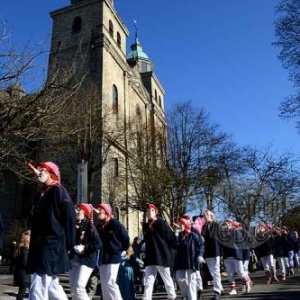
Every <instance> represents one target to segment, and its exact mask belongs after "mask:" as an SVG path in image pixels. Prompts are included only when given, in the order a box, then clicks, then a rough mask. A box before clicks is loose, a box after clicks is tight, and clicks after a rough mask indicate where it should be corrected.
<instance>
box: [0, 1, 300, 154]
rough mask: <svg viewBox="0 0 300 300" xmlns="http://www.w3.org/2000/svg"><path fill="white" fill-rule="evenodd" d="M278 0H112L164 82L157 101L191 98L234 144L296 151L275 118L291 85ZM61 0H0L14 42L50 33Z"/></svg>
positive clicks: (297, 140) (298, 140) (288, 126)
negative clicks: (281, 56) (278, 44)
mask: <svg viewBox="0 0 300 300" xmlns="http://www.w3.org/2000/svg"><path fill="white" fill-rule="evenodd" d="M278 2H279V1H278V0H186V1H179V0H151V1H140V0H126V1H125V0H115V7H116V9H117V11H118V14H119V15H120V17H121V18H122V20H123V21H124V23H125V24H126V26H127V28H128V29H129V31H130V33H131V34H130V36H129V38H128V40H127V46H128V48H129V46H130V44H131V43H132V42H133V40H134V27H133V20H134V19H136V20H137V22H138V28H139V40H140V42H141V43H142V45H143V48H144V51H145V52H146V53H147V54H148V55H149V57H150V58H151V59H152V61H153V63H154V65H155V73H156V75H157V76H158V78H159V80H160V81H161V83H162V85H163V86H164V88H165V90H166V93H167V94H166V97H165V105H166V107H170V105H171V104H172V103H175V102H182V101H186V100H191V101H192V102H193V103H194V105H197V106H199V107H204V108H205V110H206V111H207V112H209V113H210V115H211V120H212V121H213V122H216V123H219V124H220V126H221V129H222V130H223V131H225V132H228V133H230V134H232V135H233V139H234V140H235V141H236V142H238V144H239V145H247V144H249V145H252V146H257V147H264V146H267V145H269V144H270V143H272V144H273V147H274V149H277V150H278V151H288V150H291V151H293V152H295V153H297V154H298V152H299V151H300V136H299V135H298V134H297V132H296V129H295V126H294V125H295V124H294V122H289V123H287V122H285V121H282V120H281V119H280V118H279V117H278V114H279V111H278V106H279V104H280V102H281V101H282V100H283V99H284V97H285V96H287V95H289V94H292V93H294V89H293V86H292V83H291V82H289V81H288V74H287V71H286V70H284V69H283V68H282V66H281V64H280V62H279V61H278V59H277V54H278V52H279V49H277V48H275V47H274V46H272V45H271V44H272V42H274V41H275V37H274V21H275V18H276V16H275V5H276V4H277V3H278ZM69 3H70V1H68V0H51V1H50V0H48V1H45V0H44V1H38V0H26V1H24V0H13V1H12V0H1V7H0V15H1V16H2V18H3V19H4V20H5V21H6V22H7V23H8V24H9V25H10V26H11V27H12V28H13V39H14V41H16V42H18V43H19V44H22V43H25V42H26V41H28V40H29V39H33V40H35V41H40V40H42V39H44V38H45V37H47V36H50V34H51V26H52V21H51V18H50V16H49V14H48V12H49V11H52V10H55V9H57V8H61V7H64V6H66V5H69Z"/></svg>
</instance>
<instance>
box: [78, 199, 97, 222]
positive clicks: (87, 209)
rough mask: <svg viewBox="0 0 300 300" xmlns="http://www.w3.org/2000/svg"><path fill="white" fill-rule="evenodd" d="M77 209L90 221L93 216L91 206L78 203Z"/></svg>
mask: <svg viewBox="0 0 300 300" xmlns="http://www.w3.org/2000/svg"><path fill="white" fill-rule="evenodd" d="M77 207H78V208H80V209H82V210H83V211H84V214H85V216H86V217H87V218H89V219H91V218H92V216H93V206H92V205H91V204H87V203H80V204H78V205H77Z"/></svg>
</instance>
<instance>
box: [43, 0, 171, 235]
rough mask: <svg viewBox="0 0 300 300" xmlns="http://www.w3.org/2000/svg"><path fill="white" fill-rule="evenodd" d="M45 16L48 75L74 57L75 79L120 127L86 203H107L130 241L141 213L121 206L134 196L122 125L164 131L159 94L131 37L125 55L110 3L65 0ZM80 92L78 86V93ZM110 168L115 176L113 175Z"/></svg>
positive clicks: (122, 29)
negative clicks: (48, 22)
mask: <svg viewBox="0 0 300 300" xmlns="http://www.w3.org/2000/svg"><path fill="white" fill-rule="evenodd" d="M50 15H51V18H52V20H53V29H52V40H51V54H50V60H49V74H50V76H51V72H52V70H55V69H56V67H57V66H56V64H57V63H61V64H65V65H66V66H67V64H68V63H70V62H72V61H73V60H74V58H76V59H78V58H80V61H77V62H76V61H75V63H76V65H77V66H78V76H79V77H84V78H85V79H84V80H85V82H89V83H91V82H92V83H93V84H94V85H96V86H97V88H98V90H99V94H100V95H99V97H101V99H102V103H103V107H104V106H105V107H106V108H107V107H108V108H111V109H112V112H113V114H112V117H111V120H110V126H111V125H113V124H114V122H119V123H120V122H121V123H122V124H124V126H123V139H122V141H121V142H120V143H118V145H115V147H113V148H112V149H111V150H110V151H109V154H108V158H107V159H106V163H105V164H104V165H103V167H102V170H101V174H100V175H99V176H98V177H96V178H97V179H96V180H98V182H97V184H99V185H100V186H101V189H100V192H99V191H97V192H96V194H97V193H98V196H97V197H95V198H94V199H92V203H93V204H94V205H96V204H98V203H99V200H97V199H101V201H102V202H110V203H111V202H112V204H113V205H114V206H115V207H114V211H115V214H116V217H118V218H119V219H120V221H121V222H122V223H123V224H124V226H125V227H126V228H127V230H128V232H129V235H130V237H131V239H133V238H134V236H136V235H139V234H140V233H141V222H142V220H143V214H142V212H138V211H136V210H133V209H130V208H129V207H128V205H127V203H128V197H130V194H132V193H134V189H133V188H132V186H131V180H130V176H131V175H130V174H129V172H128V165H129V160H130V158H129V157H130V156H131V155H132V149H133V148H134V147H135V146H134V145H135V144H136V143H135V141H133V140H131V137H130V134H129V131H128V127H129V125H128V124H135V126H138V123H142V126H143V128H148V129H149V130H148V131H149V132H151V134H155V131H161V132H166V122H165V115H164V95H165V91H164V89H163V87H162V85H161V83H160V82H159V80H158V78H157V77H156V75H155V73H154V70H153V63H152V61H151V60H150V58H149V57H148V55H147V54H146V53H145V52H144V51H143V49H142V46H141V44H140V42H139V40H138V36H137V34H136V35H135V39H134V40H133V43H132V45H131V51H129V53H127V45H126V43H127V39H128V36H129V31H128V29H127V28H126V26H125V25H124V23H123V22H122V20H121V18H120V17H119V15H118V13H117V11H116V10H115V7H114V3H113V1H112V0H71V3H70V5H68V6H66V7H63V8H61V9H57V10H55V11H52V12H51V13H50ZM85 88H87V87H86V85H85V84H84V82H83V84H82V87H81V89H85ZM82 101H84V99H82ZM130 127H132V126H130ZM103 130H105V128H104V129H103ZM116 170H118V171H117V172H118V174H115V175H117V176H113V175H112V173H114V172H116ZM112 180H115V181H116V182H118V186H119V188H118V187H116V189H117V192H115V193H113V194H114V196H113V197H111V195H110V193H111V191H110V189H111V185H112V183H111V181H112ZM97 184H96V185H97ZM99 193H100V194H99ZM112 198H113V199H112Z"/></svg>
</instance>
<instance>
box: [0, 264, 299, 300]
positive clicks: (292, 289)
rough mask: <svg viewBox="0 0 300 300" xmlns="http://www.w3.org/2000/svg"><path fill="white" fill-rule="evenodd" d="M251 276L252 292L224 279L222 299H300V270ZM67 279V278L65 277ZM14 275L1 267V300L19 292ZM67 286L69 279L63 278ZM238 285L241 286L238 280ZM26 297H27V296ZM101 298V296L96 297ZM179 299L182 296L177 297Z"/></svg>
mask: <svg viewBox="0 0 300 300" xmlns="http://www.w3.org/2000/svg"><path fill="white" fill-rule="evenodd" d="M251 278H252V280H253V282H254V284H253V286H252V289H251V292H250V293H249V294H245V293H243V292H242V291H241V289H239V290H238V294H237V295H234V296H230V295H228V292H229V291H230V287H229V285H228V284H227V282H226V278H224V279H223V286H224V295H223V296H222V299H235V300H245V299H253V300H263V299H275V300H300V272H298V273H295V275H293V276H292V277H288V278H287V280H286V281H284V282H280V283H275V284H269V285H267V284H266V279H265V277H264V272H263V271H259V272H257V273H254V274H251ZM65 279H66V278H65ZM12 281H13V279H12V275H8V274H7V268H3V267H1V268H0V300H15V298H16V294H17V290H18V288H17V287H14V286H13V285H12ZM62 282H64V285H65V287H66V290H67V289H68V288H67V281H66V280H62ZM237 286H238V287H239V286H241V285H240V283H239V281H238V280H237ZM212 294H213V292H212V287H207V288H205V289H204V293H203V295H204V300H210V299H211V297H212ZM141 296H142V295H140V294H139V295H138V299H141ZM25 299H26V298H25ZM96 299H100V298H99V297H95V300H96ZM153 299H163V300H166V299H167V298H166V294H165V293H164V292H163V291H162V292H160V293H157V294H155V295H153ZM177 299H178V300H179V299H181V297H179V298H177Z"/></svg>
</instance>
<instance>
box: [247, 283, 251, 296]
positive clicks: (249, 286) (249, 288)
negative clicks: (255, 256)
mask: <svg viewBox="0 0 300 300" xmlns="http://www.w3.org/2000/svg"><path fill="white" fill-rule="evenodd" d="M250 291H251V282H247V283H246V294H248V293H250Z"/></svg>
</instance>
